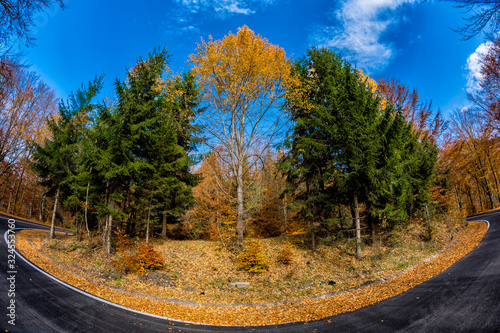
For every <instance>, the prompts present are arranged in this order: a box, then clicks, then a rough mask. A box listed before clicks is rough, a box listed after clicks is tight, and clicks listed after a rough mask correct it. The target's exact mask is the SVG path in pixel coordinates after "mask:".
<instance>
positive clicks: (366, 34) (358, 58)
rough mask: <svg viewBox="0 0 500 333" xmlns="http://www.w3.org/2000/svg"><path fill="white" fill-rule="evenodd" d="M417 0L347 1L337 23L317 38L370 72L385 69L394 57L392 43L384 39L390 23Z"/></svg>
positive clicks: (337, 18)
mask: <svg viewBox="0 0 500 333" xmlns="http://www.w3.org/2000/svg"><path fill="white" fill-rule="evenodd" d="M414 1H415V0H345V1H343V2H341V4H340V8H339V9H338V10H337V11H335V13H334V15H333V16H334V17H333V18H334V20H335V23H336V24H334V25H331V26H329V27H321V28H320V29H319V32H317V33H316V34H315V35H314V36H313V39H314V41H315V43H317V44H319V45H320V46H325V47H328V48H332V49H336V50H337V51H339V52H341V53H342V54H343V55H344V56H345V57H346V58H347V59H348V60H350V61H354V62H355V63H356V64H357V66H358V67H360V68H362V69H364V70H366V71H368V72H369V73H373V72H378V71H380V70H382V69H383V68H384V67H385V66H387V64H388V63H389V60H390V59H391V57H392V56H393V49H392V46H391V45H390V44H387V43H384V42H383V41H381V36H382V34H383V33H384V32H385V31H386V30H387V28H388V26H389V25H390V24H392V23H394V22H395V21H397V20H398V18H397V16H395V15H394V11H395V10H396V9H397V8H399V7H400V6H402V5H403V4H413V3H414Z"/></svg>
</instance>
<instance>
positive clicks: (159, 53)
mask: <svg viewBox="0 0 500 333" xmlns="http://www.w3.org/2000/svg"><path fill="white" fill-rule="evenodd" d="M167 63H168V56H167V51H166V50H165V49H163V50H158V49H155V50H154V52H152V53H151V54H149V57H148V58H147V59H146V60H142V59H141V58H139V59H138V61H137V64H136V65H135V66H134V67H133V68H132V69H131V70H130V71H129V72H128V75H127V79H126V80H125V81H119V80H117V82H116V94H117V96H118V100H117V102H116V105H115V106H114V107H113V108H112V109H111V110H106V109H104V110H103V113H102V114H101V117H100V118H101V122H100V125H99V128H98V133H99V134H98V136H97V140H96V141H97V142H99V143H100V146H99V147H98V149H97V150H96V151H97V152H98V153H97V156H98V157H97V160H98V161H100V165H96V166H95V168H96V171H97V173H98V175H99V177H100V179H101V181H102V183H103V184H105V188H104V194H105V198H104V204H103V205H101V206H100V209H99V214H100V215H101V216H103V217H105V225H104V229H103V242H104V247H105V251H106V253H107V254H108V255H109V254H110V253H111V248H112V243H111V236H112V230H113V220H114V219H117V220H118V221H122V220H124V219H129V220H130V219H131V218H132V216H131V215H132V214H133V213H136V215H138V216H136V217H137V218H139V219H141V218H142V220H143V221H144V222H145V223H144V225H145V229H146V239H148V238H149V227H150V222H151V218H152V214H154V213H155V212H156V213H157V212H161V214H163V216H164V217H165V216H166V214H170V215H172V216H174V217H177V216H179V215H181V214H182V213H183V212H184V210H186V209H188V208H189V207H190V206H191V205H192V203H193V199H192V195H191V186H193V185H195V184H196V182H197V177H195V176H193V175H192V174H191V173H190V166H191V160H190V158H189V156H188V154H187V152H188V151H189V150H190V149H192V148H193V147H194V140H192V138H191V135H192V132H193V130H194V129H193V127H192V126H191V125H190V122H191V119H192V118H193V112H194V111H193V106H194V105H195V104H196V96H195V95H196V92H195V89H194V87H193V85H192V83H193V79H192V78H190V77H189V75H188V76H184V78H183V79H174V80H173V81H171V82H170V83H169V82H167V83H165V81H164V80H162V75H164V74H166V73H168V67H167ZM127 202H128V203H129V205H128V207H125V204H126V203H127ZM144 207H145V209H144ZM127 210H128V211H127Z"/></svg>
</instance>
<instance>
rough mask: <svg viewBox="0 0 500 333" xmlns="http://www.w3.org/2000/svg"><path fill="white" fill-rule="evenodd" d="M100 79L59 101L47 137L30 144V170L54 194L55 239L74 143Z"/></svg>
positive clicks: (73, 173)
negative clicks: (56, 218) (55, 115)
mask: <svg viewBox="0 0 500 333" xmlns="http://www.w3.org/2000/svg"><path fill="white" fill-rule="evenodd" d="M101 80H102V77H101V78H96V79H95V80H94V81H93V82H89V85H88V87H86V88H85V87H84V88H82V89H80V90H78V91H77V93H76V94H71V95H70V98H69V99H68V102H67V103H65V102H61V103H60V104H59V113H58V116H57V117H54V116H52V117H50V118H49V119H48V127H49V130H50V138H47V139H45V142H44V143H43V144H39V143H35V144H34V145H33V147H32V165H31V167H32V169H33V171H34V172H35V173H36V174H37V175H38V176H39V177H40V179H41V180H40V184H41V185H42V186H44V187H46V188H47V189H48V191H47V196H49V197H51V196H53V197H54V207H53V212H52V219H51V228H50V238H54V236H55V233H54V230H55V229H54V226H55V216H56V211H57V209H58V204H59V202H60V201H62V197H65V196H71V195H72V192H74V189H73V190H72V189H71V187H72V183H74V177H76V172H77V170H76V166H77V165H78V161H77V159H76V158H77V156H78V154H79V153H80V152H79V151H78V149H77V145H78V143H79V141H80V139H81V131H82V126H83V124H82V119H85V117H86V116H87V112H89V110H90V109H92V108H93V106H92V104H91V102H92V99H93V98H94V97H95V95H96V94H97V93H98V91H99V89H100V87H101Z"/></svg>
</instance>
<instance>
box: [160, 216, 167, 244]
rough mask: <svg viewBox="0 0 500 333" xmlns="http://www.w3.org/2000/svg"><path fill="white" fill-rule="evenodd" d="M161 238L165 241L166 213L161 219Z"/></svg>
mask: <svg viewBox="0 0 500 333" xmlns="http://www.w3.org/2000/svg"><path fill="white" fill-rule="evenodd" d="M161 238H162V239H167V213H163V216H162V219H161Z"/></svg>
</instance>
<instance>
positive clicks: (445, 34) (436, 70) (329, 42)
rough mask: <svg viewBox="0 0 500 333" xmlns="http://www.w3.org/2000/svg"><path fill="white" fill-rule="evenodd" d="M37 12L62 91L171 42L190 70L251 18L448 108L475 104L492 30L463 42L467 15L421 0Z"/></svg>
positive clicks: (124, 2)
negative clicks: (201, 50)
mask: <svg viewBox="0 0 500 333" xmlns="http://www.w3.org/2000/svg"><path fill="white" fill-rule="evenodd" d="M65 2H66V3H67V8H66V9H65V10H61V9H59V8H58V7H53V8H51V9H50V10H49V11H47V12H45V13H42V14H39V15H37V17H36V22H37V26H36V28H35V29H34V35H35V36H36V37H37V39H38V40H37V45H36V46H35V47H34V48H31V49H29V50H27V54H26V61H27V62H28V63H29V64H31V68H32V70H35V71H37V72H38V73H39V74H40V75H41V77H42V79H43V80H44V81H45V82H47V83H48V84H49V85H51V86H52V87H53V88H54V90H55V91H56V93H57V95H58V96H59V97H61V98H66V97H67V96H68V94H69V93H70V92H71V91H74V90H76V89H78V88H79V87H80V86H81V84H82V83H84V82H87V81H89V80H90V79H92V78H93V77H94V76H95V75H100V74H103V73H104V74H105V88H104V92H103V94H105V95H107V96H108V97H110V98H114V93H113V83H114V81H115V80H116V79H117V78H119V79H123V78H124V77H125V73H126V69H127V68H130V67H132V66H133V65H134V64H135V62H136V60H137V58H138V57H139V56H142V57H146V56H147V54H148V52H151V51H152V50H153V48H154V47H155V46H161V47H163V46H165V47H166V48H167V50H168V51H169V53H170V55H171V56H172V59H171V63H170V68H171V69H172V70H173V71H174V72H180V71H183V70H186V69H188V68H189V63H188V62H187V60H188V57H189V54H191V53H193V52H194V51H195V49H196V43H199V42H200V40H201V37H203V38H204V39H207V38H208V36H209V35H212V36H213V38H214V39H221V38H223V37H224V36H225V35H227V34H228V33H229V32H230V31H231V32H233V33H236V31H237V29H238V27H241V26H243V25H247V26H248V27H249V28H250V29H252V30H254V31H255V32H256V33H257V34H259V35H261V36H263V37H265V38H267V39H268V40H269V41H270V42H271V43H273V44H277V45H279V46H280V47H283V48H284V49H285V51H286V53H287V55H288V56H289V57H292V58H293V59H296V58H299V57H301V56H302V55H304V54H305V52H306V50H307V49H308V48H309V47H310V46H312V45H315V46H326V47H328V48H330V49H332V50H334V51H336V52H338V53H340V54H341V55H342V56H344V57H345V58H347V59H348V60H349V61H351V62H352V63H354V64H356V65H357V66H358V67H359V68H361V69H363V70H364V71H365V72H367V73H369V75H370V76H372V77H373V78H375V79H377V78H379V77H385V78H396V79H398V80H400V81H401V82H402V83H404V84H406V85H408V86H410V87H411V88H416V89H417V90H418V92H419V94H420V96H421V97H422V98H423V99H425V100H426V101H430V100H432V101H433V107H434V109H440V110H441V111H442V112H443V113H444V114H449V113H450V112H452V111H454V110H456V109H459V108H462V107H464V106H466V105H467V100H466V98H465V91H466V89H467V88H468V87H469V89H470V87H471V85H472V84H473V82H472V81H471V78H472V77H477V67H478V66H477V61H476V62H475V61H474V59H476V58H477V57H475V52H476V50H477V49H478V48H479V49H481V47H482V46H481V44H482V43H483V42H484V39H483V37H482V36H478V37H475V38H472V39H471V40H469V41H462V40H461V36H460V35H458V34H457V33H456V32H453V31H452V30H451V28H459V27H461V26H462V25H463V18H464V17H466V15H467V14H466V13H464V12H463V10H461V9H457V8H454V7H453V3H451V2H434V1H426V2H421V1H416V0H415V1H414V0H343V1H327V0H308V1H304V0H146V1H142V2H138V1H130V0H121V1H102V0H99V1H97V0H86V1H77V0H69V1H65ZM483 47H484V45H483Z"/></svg>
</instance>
